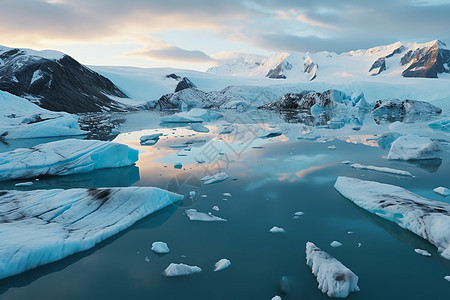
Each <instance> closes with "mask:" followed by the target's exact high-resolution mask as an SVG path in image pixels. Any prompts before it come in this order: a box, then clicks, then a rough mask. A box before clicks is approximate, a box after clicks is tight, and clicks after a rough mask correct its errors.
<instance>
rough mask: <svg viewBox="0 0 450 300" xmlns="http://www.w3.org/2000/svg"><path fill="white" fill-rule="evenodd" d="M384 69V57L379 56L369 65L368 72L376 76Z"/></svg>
mask: <svg viewBox="0 0 450 300" xmlns="http://www.w3.org/2000/svg"><path fill="white" fill-rule="evenodd" d="M385 70H386V57H380V58H379V59H377V60H376V61H375V62H374V63H373V64H372V66H371V67H370V70H369V73H370V75H372V76H376V75H378V74H380V73H381V72H383V71H385Z"/></svg>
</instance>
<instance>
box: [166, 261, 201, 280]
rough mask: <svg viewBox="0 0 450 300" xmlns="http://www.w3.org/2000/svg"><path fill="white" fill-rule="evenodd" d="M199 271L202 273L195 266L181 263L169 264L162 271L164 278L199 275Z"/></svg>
mask: <svg viewBox="0 0 450 300" xmlns="http://www.w3.org/2000/svg"><path fill="white" fill-rule="evenodd" d="M201 271H202V269H201V268H200V267H197V266H189V265H185V264H182V263H180V264H174V263H171V264H170V265H169V266H168V267H167V268H166V269H165V270H164V276H167V277H173V276H184V275H190V274H194V273H199V272H201Z"/></svg>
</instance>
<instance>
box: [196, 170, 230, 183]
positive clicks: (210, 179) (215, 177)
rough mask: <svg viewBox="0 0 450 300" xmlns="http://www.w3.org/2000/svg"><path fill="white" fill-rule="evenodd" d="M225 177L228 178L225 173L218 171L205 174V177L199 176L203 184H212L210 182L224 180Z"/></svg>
mask: <svg viewBox="0 0 450 300" xmlns="http://www.w3.org/2000/svg"><path fill="white" fill-rule="evenodd" d="M227 178H228V175H227V173H225V172H220V173H217V174H215V175H212V176H205V177H203V178H201V179H200V180H201V181H203V183H204V184H212V183H217V182H221V181H224V180H226V179H227Z"/></svg>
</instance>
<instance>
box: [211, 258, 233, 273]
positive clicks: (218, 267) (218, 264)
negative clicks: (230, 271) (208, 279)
mask: <svg viewBox="0 0 450 300" xmlns="http://www.w3.org/2000/svg"><path fill="white" fill-rule="evenodd" d="M229 266H231V261H229V260H228V259H226V258H222V259H221V260H219V261H218V262H216V264H215V265H214V272H217V271H221V270H223V269H225V268H228V267H229Z"/></svg>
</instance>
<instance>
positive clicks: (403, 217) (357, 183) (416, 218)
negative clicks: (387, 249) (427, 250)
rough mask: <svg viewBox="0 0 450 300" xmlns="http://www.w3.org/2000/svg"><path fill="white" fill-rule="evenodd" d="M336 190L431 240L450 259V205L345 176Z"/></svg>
mask: <svg viewBox="0 0 450 300" xmlns="http://www.w3.org/2000/svg"><path fill="white" fill-rule="evenodd" d="M334 187H335V188H336V190H337V191H338V192H339V193H341V194H342V195H343V196H344V197H346V198H348V199H349V200H350V201H352V202H354V203H355V204H356V205H358V206H360V207H361V208H363V209H365V210H368V211H369V212H371V213H374V214H376V215H378V216H380V217H382V218H384V219H387V220H389V221H392V222H394V223H396V224H398V225H399V226H401V227H402V228H405V229H408V230H410V231H411V232H413V233H415V234H417V235H418V236H420V237H422V238H424V239H426V240H428V241H429V242H430V243H431V244H433V245H435V246H436V247H437V248H438V252H439V253H440V254H441V255H442V256H443V257H445V258H446V259H450V231H449V230H448V228H450V204H448V203H444V202H439V201H432V200H428V199H426V198H423V197H421V196H419V195H416V194H414V193H412V192H410V191H408V190H406V189H404V188H401V187H398V186H394V185H389V184H384V183H379V182H375V181H365V180H361V179H356V178H349V177H343V176H340V177H338V179H337V180H336V183H335V185H334Z"/></svg>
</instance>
